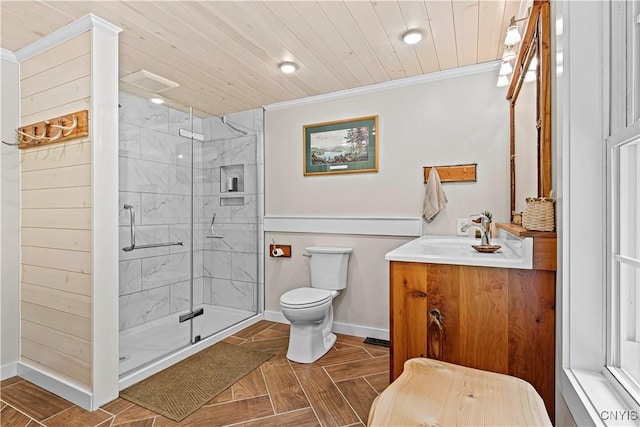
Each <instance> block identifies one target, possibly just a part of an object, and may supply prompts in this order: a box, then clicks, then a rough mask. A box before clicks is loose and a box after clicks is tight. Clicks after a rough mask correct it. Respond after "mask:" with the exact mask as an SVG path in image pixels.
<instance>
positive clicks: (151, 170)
mask: <svg viewBox="0 0 640 427" xmlns="http://www.w3.org/2000/svg"><path fill="white" fill-rule="evenodd" d="M119 101H120V111H119V113H120V120H119V122H120V123H119V126H120V138H119V141H120V142H119V180H120V184H119V186H120V188H119V190H120V201H119V203H120V206H119V209H120V219H119V224H120V230H119V231H120V236H119V237H120V247H121V248H122V247H125V246H128V245H129V244H130V226H129V223H130V220H129V212H128V211H126V210H124V208H123V206H124V204H127V203H128V204H130V205H132V206H133V207H134V209H135V212H136V216H135V225H136V245H143V244H151V243H162V242H174V241H181V242H183V246H170V247H161V248H153V249H140V250H134V251H131V252H124V251H122V250H120V280H119V282H120V330H124V329H128V328H131V327H133V326H136V325H139V324H142V323H146V322H148V321H151V320H155V319H158V318H161V317H164V316H167V315H169V314H173V313H178V312H185V311H186V310H188V308H189V298H190V258H189V252H190V221H191V220H190V204H191V198H190V192H191V147H190V145H191V142H190V140H189V139H186V138H183V137H181V136H179V134H178V132H179V129H180V128H185V129H190V128H191V123H190V119H189V114H188V113H185V112H182V111H179V110H175V109H172V108H169V107H167V106H165V105H156V104H152V103H151V102H149V101H148V100H146V99H144V98H140V97H138V96H135V95H131V94H128V93H125V92H120V99H119ZM194 130H195V131H196V132H202V131H203V129H202V119H199V118H196V119H195V120H194ZM193 157H194V195H196V196H198V197H195V200H194V213H195V215H194V216H195V217H199V216H201V215H200V213H201V212H202V197H203V196H204V194H205V190H204V188H205V186H206V184H205V182H208V181H210V178H209V177H208V176H207V173H209V171H208V170H205V169H203V168H202V144H200V143H197V144H194V152H193ZM204 247H205V243H204V229H203V228H202V224H199V225H198V226H197V227H196V233H194V304H196V305H198V304H202V302H203V300H204V281H205V267H204V255H205V251H204Z"/></svg>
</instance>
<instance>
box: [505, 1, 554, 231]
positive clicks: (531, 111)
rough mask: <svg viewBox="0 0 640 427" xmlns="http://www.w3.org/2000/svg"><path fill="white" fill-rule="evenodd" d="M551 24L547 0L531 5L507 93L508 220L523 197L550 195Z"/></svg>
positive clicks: (522, 205) (524, 198)
mask: <svg viewBox="0 0 640 427" xmlns="http://www.w3.org/2000/svg"><path fill="white" fill-rule="evenodd" d="M549 22H550V21H549V2H548V1H534V4H533V6H532V8H531V14H530V16H529V21H528V23H527V27H526V30H525V33H524V36H523V38H522V44H521V46H520V50H519V53H518V57H517V58H516V63H515V66H514V71H513V77H512V80H511V84H510V85H509V90H508V91H507V100H508V101H509V104H510V108H509V111H510V125H509V128H510V132H509V133H510V141H509V146H510V171H511V219H512V221H513V215H514V214H515V213H520V212H522V211H523V210H524V207H525V203H526V202H525V200H526V198H527V197H531V196H538V197H542V196H544V197H549V195H550V192H551V64H550V61H551V52H550V45H549V40H550V28H549Z"/></svg>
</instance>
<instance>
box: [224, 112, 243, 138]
mask: <svg viewBox="0 0 640 427" xmlns="http://www.w3.org/2000/svg"><path fill="white" fill-rule="evenodd" d="M220 119H221V120H222V123H224V124H225V125H227V126H229V127H230V128H231V129H233V130H235V131H236V132H240V133H241V134H243V135H247V131H245V130H242V129H238V128H237V127H235V126H233V125H232V124H231V123H229V122H228V121H227V116H221V117H220Z"/></svg>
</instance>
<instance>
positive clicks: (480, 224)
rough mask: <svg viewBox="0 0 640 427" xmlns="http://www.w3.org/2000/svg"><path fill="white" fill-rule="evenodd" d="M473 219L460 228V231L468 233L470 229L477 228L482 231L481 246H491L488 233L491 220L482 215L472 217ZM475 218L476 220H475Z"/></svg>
mask: <svg viewBox="0 0 640 427" xmlns="http://www.w3.org/2000/svg"><path fill="white" fill-rule="evenodd" d="M470 216H471V217H472V219H471V220H470V221H469V222H468V223H466V224H465V225H463V226H462V227H460V231H467V230H468V229H469V228H470V227H477V228H478V229H479V230H480V244H481V245H487V246H488V245H489V233H488V232H487V224H489V222H490V221H489V218H488V217H487V216H486V215H482V214H473V215H470ZM474 217H475V218H474Z"/></svg>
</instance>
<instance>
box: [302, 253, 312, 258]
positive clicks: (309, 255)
mask: <svg viewBox="0 0 640 427" xmlns="http://www.w3.org/2000/svg"><path fill="white" fill-rule="evenodd" d="M302 256H307V257H309V258H311V254H302Z"/></svg>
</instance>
